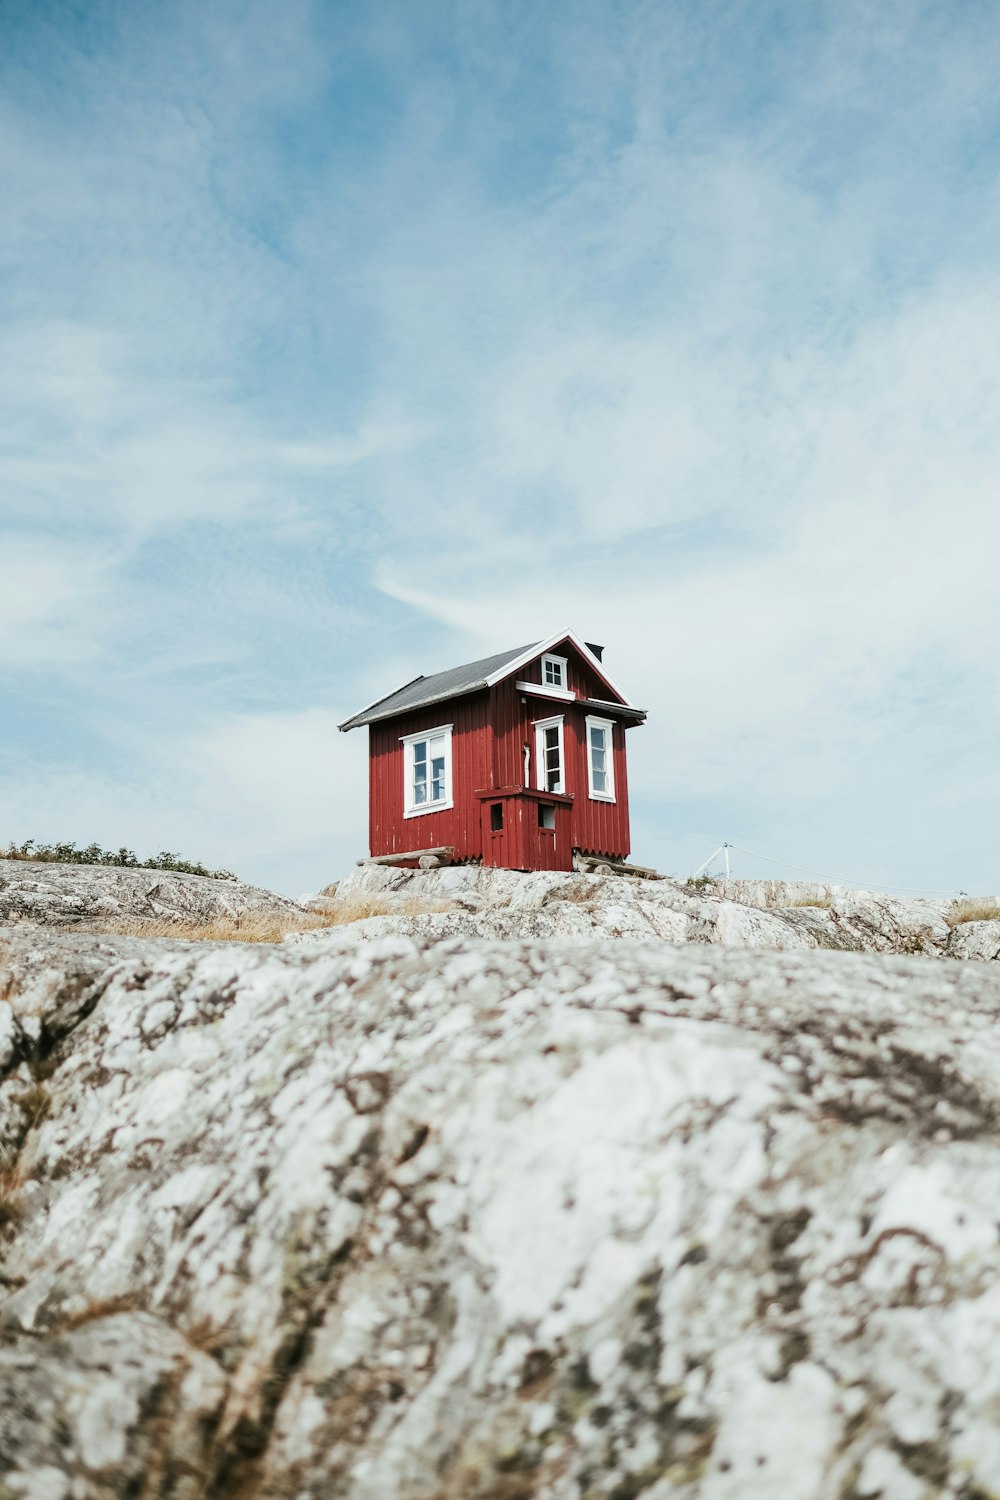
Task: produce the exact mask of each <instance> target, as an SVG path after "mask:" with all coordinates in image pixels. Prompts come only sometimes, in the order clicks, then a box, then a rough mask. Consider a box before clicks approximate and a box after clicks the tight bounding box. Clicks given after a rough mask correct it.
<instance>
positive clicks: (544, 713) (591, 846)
mask: <svg viewBox="0 0 1000 1500" xmlns="http://www.w3.org/2000/svg"><path fill="white" fill-rule="evenodd" d="M555 654H556V655H560V656H566V657H568V667H567V671H568V677H569V689H570V692H575V693H576V694H577V695H578V696H579V697H581V698H600V699H603V700H604V701H606V702H609V701H612V700H613V695H612V693H611V689H610V688H609V687H608V686H607V685H606V684H605V683H604V681H603V680H602V679H601V678H600V677H598V675H597V673H596V672H595V671H594V670H593V668H592V667H591V666H590V665H589V664H588V663H586V662H585V661H583V660H582V658H581V657H579V656H578V655H577V653H576V652H575V651H574V650H573V648H572V647H556V648H555ZM541 680H542V671H541V658H539V659H538V660H537V661H534V662H532V663H531V664H530V666H528V667H526V668H525V669H524V670H523V671H521V672H515V673H514V675H513V676H512V677H508V678H506V679H505V680H504V681H503V682H498V683H497V685H496V687H495V688H493V689H492V692H491V697H492V704H493V712H492V715H491V718H492V723H493V782H492V784H493V785H494V786H520V785H521V784H522V783H523V781H524V746H525V744H528V745H530V746H531V779H532V782H534V781H535V780H536V775H535V730H534V721H535V720H536V719H549V718H553V717H554V716H555V715H556V714H562V715H563V717H564V720H565V725H564V753H565V757H566V768H565V785H566V791H567V792H568V793H570V795H572V797H573V843H574V845H575V847H576V848H577V849H583V850H586V851H587V852H588V853H590V854H609V855H617V856H618V857H619V858H624V857H625V855H627V854H628V852H629V849H630V848H631V844H630V842H629V818H628V773H627V771H626V768H625V726H624V724H623V723H621V722H616V723H615V725H614V729H613V730H612V736H611V737H612V746H613V752H614V767H615V798H616V800H615V801H614V802H600V801H596V800H593V799H591V797H590V793H589V780H588V776H587V744H586V733H587V726H586V722H585V721H586V717H587V714H588V713H593V714H595V715H596V716H597V717H598V718H609V719H610V718H613V717H614V716H613V714H610V713H606V712H605V711H604V710H603V709H588V708H585V707H584V706H583V704H582V703H564V702H561V701H560V700H559V699H557V698H543V697H538V698H532V697H528V698H527V701H526V702H524V703H522V701H521V700H522V698H523V697H525V696H526V695H525V694H523V693H521V692H519V691H518V689H517V688H516V687H515V686H514V684H515V682H538V683H540V682H541Z"/></svg>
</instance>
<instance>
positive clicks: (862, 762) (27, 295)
mask: <svg viewBox="0 0 1000 1500" xmlns="http://www.w3.org/2000/svg"><path fill="white" fill-rule="evenodd" d="M998 44H1000V11H998V10H997V8H996V7H995V6H994V5H992V4H988V3H982V4H978V3H965V4H962V3H960V4H954V3H951V4H949V5H945V4H927V5H922V4H920V3H918V0H912V3H908V4H896V3H894V0H880V3H878V4H876V3H874V0H865V3H856V0H855V3H852V0H840V3H837V4H827V5H823V4H816V5H809V6H803V5H801V4H799V3H786V4H778V5H770V4H766V3H760V4H756V5H746V4H726V3H701V4H694V3H689V4H663V3H655V0H641V3H629V0H602V3H598V0H592V3H587V0H581V3H579V4H573V5H553V6H539V5H537V4H528V3H518V0H507V3H503V4H499V3H498V4H491V3H488V0H484V3H476V4H468V3H465V4H447V3H437V0H426V3H424V4H421V5H412V4H405V3H402V0H395V3H385V4H379V3H368V4H363V5H360V4H359V5H354V4H348V3H343V4H333V3H330V4H318V3H317V4H310V3H304V0H283V3H282V4H280V5H279V4H277V3H275V0H270V3H267V4H254V3H252V0H251V3H246V0H244V3H240V4H228V3H226V0H213V3H212V4H211V5H203V4H183V3H179V4H177V5H172V6H162V5H154V4H151V3H143V0H138V3H137V0H131V3H128V4H123V3H108V4H99V3H88V0H77V3H74V4H46V3H45V0H33V3H32V4H31V5H29V6H26V5H23V4H14V3H0V173H2V178H3V184H2V202H3V204H4V210H3V214H2V216H0V273H2V274H0V563H2V571H0V716H2V728H3V733H2V735H0V840H2V839H5V838H14V839H18V840H21V839H25V838H29V837H34V838H37V839H41V840H44V839H54V838H75V839H77V840H79V841H82V842H89V841H90V840H91V839H97V840H98V841H100V842H102V843H105V844H111V845H115V846H117V845H119V844H122V843H124V844H128V845H130V846H132V847H134V848H136V849H137V851H138V852H139V853H146V852H149V851H151V850H155V849H159V848H163V847H167V848H170V849H174V850H178V851H180V852H182V853H185V854H187V855H188V856H192V857H199V858H202V859H205V860H206V861H209V862H213V863H220V864H225V865H227V866H229V867H231V868H234V869H237V870H238V871H239V872H240V873H241V874H243V875H244V876H246V877H247V878H251V879H254V880H258V881H260V882H262V883H265V884H269V885H273V886H275V887H276V888H278V889H282V890H288V891H291V892H292V893H293V894H294V893H296V892H298V891H304V890H308V889H310V888H313V887H315V886H317V885H318V884H320V883H323V882H324V881H326V880H328V879H331V878H334V877H335V876H336V875H337V874H339V873H342V872H343V871H344V870H345V868H346V867H347V866H348V865H349V864H350V863H351V862H352V861H353V859H354V858H355V857H356V856H357V855H358V854H361V853H363V852H364V849H365V837H366V813H365V775H366V772H365V743H364V736H363V734H353V735H347V736H343V735H338V734H337V732H336V727H335V726H336V724H337V722H338V720H340V719H341V718H344V717H346V716H347V715H348V714H349V713H350V712H352V711H354V710H356V709H357V708H358V707H359V706H360V705H362V704H364V703H366V702H368V701H370V700H371V699H372V698H374V697H376V696H378V695H379V694H380V693H382V692H383V691H387V690H388V689H389V688H391V687H393V686H395V685H396V684H397V683H398V682H400V681H403V680H406V679H408V678H410V677H412V676H414V675H415V674H416V673H417V672H420V671H425V672H430V671H435V670H439V669H441V668H443V667H446V666H449V665H452V664H454V663H455V662H457V661H461V660H468V659H470V658H474V657H476V656H479V655H485V654H487V653H488V652H491V651H494V650H501V649H504V648H506V647H508V646H511V645H516V644H518V643H519V642H521V641H522V640H525V639H531V638H532V637H536V636H537V637H541V636H545V635H548V634H550V633H551V632H552V631H554V630H556V629H560V628H562V627H563V626H570V627H572V628H574V629H576V630H577V631H578V632H579V633H580V634H581V635H583V636H584V637H585V638H587V639H588V640H598V641H603V642H604V643H605V644H606V647H607V660H608V662H609V666H610V667H611V670H612V672H613V673H614V675H615V676H616V677H618V678H619V680H620V681H622V683H623V684H624V685H625V687H626V688H627V689H628V690H629V692H630V693H631V695H632V696H633V698H634V699H636V700H637V701H639V702H641V703H642V704H643V705H644V706H645V707H647V708H648V709H649V711H650V721H649V724H648V726H647V727H645V728H644V729H642V730H639V731H636V732H635V734H634V735H633V736H632V738H631V745H632V753H631V780H632V787H633V844H634V855H635V857H636V858H637V859H639V860H641V861H644V862H648V863H651V864H655V865H657V866H658V867H659V868H660V869H663V870H666V871H676V872H678V873H687V872H688V871H690V870H691V869H693V868H694V867H695V866H696V865H698V864H700V863H701V861H702V860H703V859H704V858H705V857H706V856H707V855H708V854H709V853H710V852H711V850H712V849H713V848H714V847H715V846H716V845H717V844H719V843H720V842H721V841H722V839H723V838H728V839H730V840H731V841H732V842H733V843H735V844H737V845H739V846H740V848H741V849H750V850H753V851H755V852H759V853H760V854H761V855H767V856H770V857H771V858H773V859H780V860H786V861H788V862H790V863H792V864H798V865H801V866H805V867H809V868H811V869H814V870H817V871H819V872H822V873H825V874H830V875H832V876H834V877H838V876H841V877H846V878H850V879H857V880H860V881H862V882H867V883H871V884H874V885H893V886H900V887H913V888H917V889H923V890H930V891H937V890H940V891H943V892H950V891H954V890H958V889H964V890H970V891H973V890H974V891H985V890H996V889H997V887H998V886H1000V880H998V878H997V865H996V853H995V849H994V847H993V842H992V838H991V835H992V832H993V828H994V825H995V823H996V814H997V803H998V792H1000V772H998V769H997V760H998V758H997V750H996V747H997V743H998V731H1000V710H998V693H997V668H998V653H997V643H998V630H1000V587H998V567H997V559H998V556H1000V505H998V488H1000V409H998V405H997V395H996V393H997V389H998V385H1000V337H998V334H1000V269H998V258H997V247H998V244H1000V171H998V168H1000V135H998V125H1000V95H998V94H997V91H996V87H995V59H996V56H997V49H998ZM736 868H737V871H738V872H740V873H744V874H766V873H772V874H776V873H780V870H779V868H778V867H776V866H775V867H772V866H769V865H766V864H764V863H759V862H756V861H754V860H752V859H750V858H748V857H747V856H746V855H742V854H741V855H739V856H737V858H736Z"/></svg>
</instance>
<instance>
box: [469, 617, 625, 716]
mask: <svg viewBox="0 0 1000 1500" xmlns="http://www.w3.org/2000/svg"><path fill="white" fill-rule="evenodd" d="M562 641H570V642H572V644H573V645H574V646H575V647H576V649H577V651H579V653H580V655H581V656H582V657H583V659H584V661H585V662H587V664H588V665H589V666H591V667H593V669H594V671H595V672H596V673H597V675H598V677H599V678H600V679H601V681H602V682H603V683H605V684H606V685H607V686H608V687H609V688H610V689H611V691H612V692H613V693H617V695H618V697H619V698H620V699H621V700H622V703H623V704H624V705H625V707H626V708H635V704H634V703H633V702H632V700H631V698H629V697H627V696H626V694H625V693H623V692H622V690H621V688H620V687H619V686H618V684H617V682H615V681H614V679H613V678H611V677H609V676H608V674H607V671H606V670H605V668H604V666H603V664H602V663H601V662H599V661H598V660H597V657H596V656H595V655H594V653H593V651H590V650H588V648H587V645H586V643H585V642H584V641H581V639H580V637H579V636H578V635H575V634H574V633H573V631H572V630H561V631H560V632H559V633H558V634H557V635H553V636H550V637H549V639H548V640H547V641H539V643H538V645H537V646H529V648H528V650H527V651H523V652H522V653H521V655H520V656H519V657H517V658H516V660H514V661H509V662H508V663H507V665H506V666H505V667H500V668H499V670H498V671H496V672H493V673H491V675H490V676H489V677H487V679H486V686H487V687H495V686H496V684H497V683H498V682H503V680H504V678H506V677H511V676H513V674H514V673H515V672H519V671H520V670H521V668H522V667H526V666H527V665H528V663H529V661H534V660H535V658H536V657H537V656H544V655H545V654H546V653H547V652H549V651H551V650H552V648H553V646H558V645H559V644H560V643H561V642H562Z"/></svg>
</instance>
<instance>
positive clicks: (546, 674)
mask: <svg viewBox="0 0 1000 1500" xmlns="http://www.w3.org/2000/svg"><path fill="white" fill-rule="evenodd" d="M542 686H543V687H552V688H562V690H563V691H565V690H566V687H567V672H566V657H565V656H543V657H542Z"/></svg>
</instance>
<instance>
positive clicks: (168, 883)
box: [0, 859, 300, 927]
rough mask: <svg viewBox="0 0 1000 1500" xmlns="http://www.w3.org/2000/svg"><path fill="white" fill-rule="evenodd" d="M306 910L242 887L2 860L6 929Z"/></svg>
mask: <svg viewBox="0 0 1000 1500" xmlns="http://www.w3.org/2000/svg"><path fill="white" fill-rule="evenodd" d="M299 910H300V908H299V906H298V905H297V903H296V902H294V901H289V900H288V899H287V898H286V897H284V896H276V895H275V894H274V892H273V891H265V890H261V889H260V888H259V887H258V886H253V885H244V884H243V883H242V882H241V881H238V880H212V879H210V878H209V877H207V876H205V875H182V874H178V873H177V872H176V871H172V870H130V869H119V868H117V867H116V866H114V865H60V864H51V863H49V862H48V861H44V860H12V859H0V926H3V925H6V926H11V925H14V924H19V923H23V922H31V923H39V922H41V923H44V924H45V925H47V926H54V927H74V926H82V925H88V924H94V923H98V922H100V921H101V920H105V921H106V920H108V919H122V918H139V919H142V920H146V921H150V920H159V921H162V922H165V923H175V924H177V926H178V927H182V926H185V925H188V926H193V925H203V924H205V923H207V922H211V921H215V920H217V919H218V918H220V917H223V918H225V917H230V918H238V917H244V916H248V915H251V914H257V913H268V914H270V913H279V914H280V913H286V914H288V915H289V916H291V915H293V914H295V913H296V912H298V911H299Z"/></svg>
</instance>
